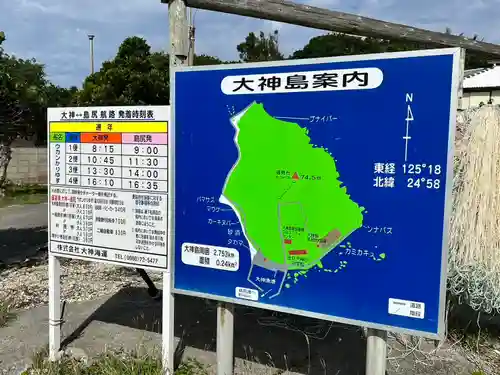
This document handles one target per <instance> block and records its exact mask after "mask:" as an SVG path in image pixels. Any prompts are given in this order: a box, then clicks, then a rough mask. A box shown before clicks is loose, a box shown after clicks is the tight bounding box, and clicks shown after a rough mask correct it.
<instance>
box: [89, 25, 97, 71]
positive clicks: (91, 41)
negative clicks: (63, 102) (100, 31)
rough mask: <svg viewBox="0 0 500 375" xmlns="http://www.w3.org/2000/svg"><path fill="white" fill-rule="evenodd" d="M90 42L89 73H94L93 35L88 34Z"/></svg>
mask: <svg viewBox="0 0 500 375" xmlns="http://www.w3.org/2000/svg"><path fill="white" fill-rule="evenodd" d="M88 37H89V42H90V74H94V38H95V35H92V34H89V35H88Z"/></svg>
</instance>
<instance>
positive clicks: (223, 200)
mask: <svg viewBox="0 0 500 375" xmlns="http://www.w3.org/2000/svg"><path fill="white" fill-rule="evenodd" d="M256 103H257V102H256V101H255V100H254V101H253V102H252V103H250V104H249V105H248V106H247V107H245V108H244V109H243V110H241V111H240V112H238V113H236V114H235V115H234V116H233V117H231V118H230V122H231V125H232V126H233V128H234V129H235V133H234V138H233V142H234V144H235V146H236V149H237V150H238V158H237V159H236V161H235V162H234V164H233V166H232V167H231V169H230V170H229V172H228V173H227V175H226V179H225V180H224V185H223V187H222V192H221V195H220V197H219V203H222V204H225V205H226V206H229V207H231V209H232V210H233V212H234V213H235V215H236V216H237V217H238V220H239V222H240V224H241V230H242V232H243V235H244V236H245V238H246V240H247V242H248V248H249V249H250V257H251V260H252V266H253V259H254V257H255V256H256V255H257V250H256V249H255V247H254V246H253V244H252V241H250V237H249V236H248V234H247V232H246V229H245V226H244V225H243V218H242V217H241V215H240V213H239V212H238V210H237V209H236V207H235V206H234V204H233V203H231V201H230V200H229V199H228V198H227V197H226V196H224V191H225V190H226V186H227V183H228V181H229V176H231V174H232V173H233V171H234V169H235V168H236V166H237V165H238V163H239V162H240V159H241V151H240V147H239V145H238V135H239V134H240V128H239V127H238V122H239V120H240V119H241V118H242V117H243V115H244V114H245V113H246V112H247V111H248V110H249V109H250V107H251V106H252V105H254V104H256Z"/></svg>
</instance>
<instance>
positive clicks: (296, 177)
mask: <svg viewBox="0 0 500 375" xmlns="http://www.w3.org/2000/svg"><path fill="white" fill-rule="evenodd" d="M298 179H300V177H299V175H298V174H297V172H295V173H294V174H293V176H292V180H298Z"/></svg>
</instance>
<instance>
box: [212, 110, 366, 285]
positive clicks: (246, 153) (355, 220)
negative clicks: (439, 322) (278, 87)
mask: <svg viewBox="0 0 500 375" xmlns="http://www.w3.org/2000/svg"><path fill="white" fill-rule="evenodd" d="M231 122H232V124H233V126H234V127H235V129H236V135H235V138H234V141H235V144H236V147H237V149H238V153H239V156H238V159H237V161H236V162H235V164H234V165H233V167H232V169H231V170H230V171H229V173H228V175H227V177H226V181H225V184H224V187H223V191H222V195H221V197H220V199H219V200H220V202H221V203H223V204H226V205H228V206H230V207H231V208H232V209H233V211H234V212H235V213H236V215H237V216H238V218H239V220H240V222H241V223H242V228H243V232H244V235H245V237H246V239H247V241H248V243H249V247H250V252H251V255H252V269H253V268H254V267H259V268H263V269H265V270H269V271H274V272H275V274H276V272H277V271H280V272H282V273H283V281H280V286H279V290H281V286H282V285H283V283H284V280H285V275H286V274H287V273H288V272H290V271H297V272H300V271H304V270H308V269H310V268H311V267H314V266H320V267H321V259H322V258H323V257H324V256H325V255H326V254H328V253H329V252H330V251H331V250H332V249H334V248H335V247H336V246H337V245H338V244H340V243H341V242H342V241H344V240H345V239H346V238H347V237H348V236H349V235H350V234H351V233H353V232H354V231H355V230H357V229H358V228H361V227H362V225H363V213H364V208H363V207H361V206H360V205H358V204H357V203H356V202H354V201H353V200H352V199H351V197H350V196H349V194H348V192H347V188H346V187H345V186H344V185H343V183H342V181H341V180H340V175H339V172H338V170H337V166H336V163H335V159H334V158H333V156H332V155H331V154H330V153H329V151H328V150H326V149H325V148H322V147H318V146H315V145H313V144H312V143H311V139H310V137H309V136H308V130H307V129H306V128H303V127H301V126H299V125H298V124H296V123H293V122H287V121H282V120H279V119H276V118H274V117H272V116H271V115H269V114H268V113H267V112H266V110H265V109H264V106H263V104H260V103H257V102H253V103H252V104H250V105H249V106H248V107H247V108H246V109H245V110H243V111H242V112H240V113H238V114H237V115H235V116H233V117H232V119H231ZM252 269H251V270H250V273H249V281H251V282H252V274H253V273H256V270H252ZM262 271H264V270H262ZM262 271H258V272H257V274H258V273H259V272H261V273H262ZM288 277H290V276H288ZM254 284H255V283H254ZM257 286H258V285H257ZM259 289H260V288H259ZM279 290H278V291H277V293H279Z"/></svg>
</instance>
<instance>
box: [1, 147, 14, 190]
mask: <svg viewBox="0 0 500 375" xmlns="http://www.w3.org/2000/svg"><path fill="white" fill-rule="evenodd" d="M11 159H12V148H11V147H10V144H8V145H7V144H0V197H2V196H4V195H5V184H6V183H7V168H8V167H9V163H10V160H11Z"/></svg>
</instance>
